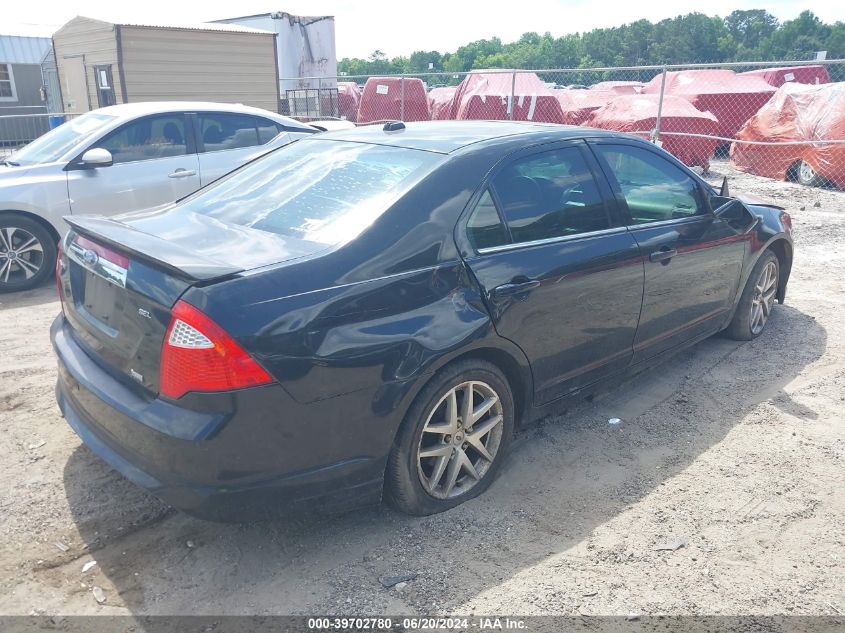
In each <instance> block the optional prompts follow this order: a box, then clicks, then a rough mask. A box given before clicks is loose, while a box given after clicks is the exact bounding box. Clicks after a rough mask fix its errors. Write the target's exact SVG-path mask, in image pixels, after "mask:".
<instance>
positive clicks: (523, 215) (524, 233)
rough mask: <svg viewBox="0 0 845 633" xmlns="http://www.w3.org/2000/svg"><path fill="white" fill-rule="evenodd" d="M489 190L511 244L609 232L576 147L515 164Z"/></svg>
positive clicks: (596, 192)
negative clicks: (494, 196) (495, 198)
mask: <svg viewBox="0 0 845 633" xmlns="http://www.w3.org/2000/svg"><path fill="white" fill-rule="evenodd" d="M493 186H494V188H495V190H496V193H497V195H498V196H499V200H500V202H501V209H502V213H503V215H504V217H505V221H506V222H507V223H508V228H509V229H510V232H511V235H512V236H513V241H514V242H532V241H536V240H544V239H549V238H555V237H565V236H568V235H578V234H580V233H589V232H592V231H600V230H603V229H607V228H610V218H609V216H608V213H607V209H606V207H605V204H604V200H603V199H602V197H601V194H600V192H599V189H598V186H597V185H596V182H595V180H594V178H593V174H592V172H591V171H590V168H589V167H588V165H587V162H586V161H585V160H584V156H583V155H582V154H581V151H580V150H579V149H578V148H577V147H566V148H562V149H558V150H554V151H550V152H544V153H542V154H535V155H532V156H528V157H525V158H521V159H519V160H516V161H514V162H513V163H511V164H510V165H508V166H507V167H506V168H505V169H503V170H502V171H501V172H500V173H499V174H498V175H497V176H496V178H495V179H494V181H493Z"/></svg>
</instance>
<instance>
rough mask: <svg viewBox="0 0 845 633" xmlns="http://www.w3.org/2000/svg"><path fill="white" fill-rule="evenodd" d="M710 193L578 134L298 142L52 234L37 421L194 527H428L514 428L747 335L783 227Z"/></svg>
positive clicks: (526, 129) (759, 317) (486, 126)
mask: <svg viewBox="0 0 845 633" xmlns="http://www.w3.org/2000/svg"><path fill="white" fill-rule="evenodd" d="M727 189H728V187H727V183H725V184H724V185H723V187H722V190H721V191H716V190H714V189H713V188H712V187H711V186H710V185H708V184H707V183H706V182H705V181H703V180H702V179H701V178H700V177H699V176H697V175H696V174H695V173H694V172H692V171H690V170H689V169H687V168H686V167H685V166H684V165H682V164H681V163H679V162H678V161H676V160H675V159H674V158H673V157H672V156H670V155H669V154H667V153H666V152H664V151H663V150H661V149H660V148H658V147H656V146H654V145H653V144H650V143H647V142H646V141H643V140H640V139H637V138H633V137H629V136H625V135H621V134H618V133H612V132H604V131H600V130H590V129H586V128H569V127H563V126H545V125H536V124H524V123H523V124H521V123H511V122H491V123H488V122H428V123H419V124H408V125H407V126H405V125H403V124H401V123H396V122H393V123H388V124H386V125H385V126H384V127H368V128H359V129H354V130H347V131H339V132H330V133H327V134H321V135H315V136H310V137H307V138H305V139H303V140H300V141H298V142H297V143H293V144H291V145H288V146H285V147H283V148H280V149H278V150H276V151H274V152H272V153H270V154H269V155H267V156H266V157H264V158H262V159H259V160H258V161H255V162H253V163H251V164H249V165H247V166H245V167H243V168H241V169H240V170H238V171H236V172H234V173H233V174H231V175H229V176H227V177H226V178H224V179H222V180H221V181H219V182H218V183H216V184H213V185H211V186H210V187H207V188H205V189H202V190H200V191H199V192H197V193H195V194H193V195H192V196H190V197H188V198H185V199H183V200H181V201H179V202H178V203H176V204H173V205H170V206H168V207H165V208H158V209H155V210H151V211H144V212H136V213H133V214H125V215H119V216H112V217H110V218H105V217H95V216H76V215H74V216H70V217H68V218H67V220H68V222H69V223H70V224H71V226H72V230H71V231H70V232H69V233H68V234H67V235H66V237H65V239H64V240H63V242H62V249H61V254H60V256H59V259H58V265H57V283H58V289H59V293H60V296H61V300H62V314H61V315H59V317H58V318H57V319H56V320H55V322H54V324H53V326H52V340H53V345H54V348H55V352H56V355H57V357H58V364H59V378H58V385H57V390H56V393H57V398H58V402H59V406H60V408H61V410H62V412H63V414H64V416H65V418H66V419H67V422H68V423H69V424H70V425H71V426H72V427H73V429H74V430H75V431H76V432H77V433H78V434H79V436H80V437H81V438H82V440H83V441H84V442H85V443H86V444H87V445H88V446H89V447H90V448H91V449H92V450H93V451H94V452H95V453H97V454H98V455H99V456H101V457H102V458H103V459H104V460H105V461H106V462H108V463H109V464H111V466H112V467H114V468H115V469H116V470H118V471H119V472H121V473H122V474H123V475H125V476H126V477H127V478H128V479H130V480H131V481H133V482H135V483H136V484H138V485H140V486H142V487H144V488H146V489H148V490H150V491H152V492H153V493H154V494H156V495H157V496H159V497H160V498H161V499H163V500H165V501H166V502H168V503H170V504H171V505H173V506H176V507H178V508H181V509H183V510H185V511H187V512H189V513H192V514H195V515H198V516H204V517H209V518H215V519H221V520H241V519H246V518H253V517H255V516H261V515H263V514H264V513H275V512H277V511H282V512H296V511H298V510H305V509H307V510H317V509H325V510H341V509H348V508H351V507H356V506H360V505H363V504H368V503H377V502H379V501H380V500H381V499H382V498H383V497H384V498H386V499H387V500H389V501H390V502H391V503H392V504H393V505H394V506H396V507H398V508H399V509H401V510H403V511H405V512H408V513H412V514H418V515H424V514H430V513H434V512H439V511H442V510H446V509H448V508H451V507H453V506H455V505H457V504H460V503H462V502H464V501H466V500H468V499H471V498H473V497H476V496H477V495H479V494H480V493H481V492H483V491H484V490H485V489H486V488H487V487H488V486H489V485H490V483H491V481H492V480H493V479H494V478H495V476H496V474H497V471H499V470H500V468H501V467H502V462H503V460H504V459H505V456H506V455H507V452H508V449H509V447H510V443H511V438H512V435H513V432H514V428H515V426H516V425H517V424H518V423H520V422H523V421H527V420H530V419H531V418H532V417H536V416H537V415H538V414H540V413H542V412H544V411H548V410H549V408H550V407H552V406H553V405H554V404H555V403H557V402H559V401H561V400H562V399H565V398H572V397H575V396H578V395H579V394H581V396H585V395H587V394H589V393H591V391H592V390H594V388H595V386H596V385H597V383H599V382H606V381H608V380H611V379H613V380H616V379H619V378H620V377H625V376H627V375H630V374H631V373H633V372H636V371H639V370H641V369H643V368H644V367H647V366H650V365H651V364H653V363H655V362H656V361H659V360H661V359H663V358H665V357H666V356H667V355H669V354H671V353H673V352H676V351H677V350H679V349H681V348H684V347H686V346H689V345H691V344H693V343H695V342H697V341H700V340H701V339H703V338H705V337H708V336H711V335H713V334H715V333H717V332H720V331H723V330H724V331H725V332H726V333H727V335H729V336H731V337H733V338H735V339H740V340H748V339H752V338H754V337H756V336H759V335H760V334H761V333H762V332H763V331H764V328H765V326H766V324H767V322H768V320H769V318H770V316H771V315H772V310H773V308H774V306H775V304H776V303H777V302H781V303H782V302H783V299H784V295H785V291H786V285H787V280H788V278H789V273H790V268H791V263H792V252H793V251H792V239H791V226H790V219H789V216H788V215H787V214H786V213H785V212H783V210H782V209H780V208H778V207H774V206H771V205H767V204H766V203H763V202H761V201H753V200H746V199H742V198H737V197H730V195H729V192H728V191H727Z"/></svg>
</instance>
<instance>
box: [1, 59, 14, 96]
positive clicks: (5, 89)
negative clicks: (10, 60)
mask: <svg viewBox="0 0 845 633" xmlns="http://www.w3.org/2000/svg"><path fill="white" fill-rule="evenodd" d="M17 100H18V95H17V92H16V91H15V77H14V75H13V74H12V65H11V64H0V101H17Z"/></svg>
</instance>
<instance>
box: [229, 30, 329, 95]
mask: <svg viewBox="0 0 845 633" xmlns="http://www.w3.org/2000/svg"><path fill="white" fill-rule="evenodd" d="M219 22H224V23H228V24H241V25H243V26H248V27H252V28H256V29H263V30H265V31H273V32H275V33H278V35H279V39H278V42H277V48H278V63H279V77H280V78H281V77H284V78H290V77H320V78H323V79H312V80H305V79H300V80H294V81H283V82H282V83H281V90H282V92H283V93H284V91H286V90H295V89H298V88H336V87H337V78H336V76H337V53H336V52H335V28H334V18H333V17H331V16H296V15H290V14H288V13H265V14H262V15H250V16H244V17H240V18H227V19H225V20H219Z"/></svg>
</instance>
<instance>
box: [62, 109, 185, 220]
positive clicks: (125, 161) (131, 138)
mask: <svg viewBox="0 0 845 633" xmlns="http://www.w3.org/2000/svg"><path fill="white" fill-rule="evenodd" d="M188 131H189V130H188V127H187V125H186V118H185V115H184V114H183V113H181V112H176V113H169V114H154V115H150V116H145V117H140V118H138V119H135V120H133V121H130V122H128V123H125V124H124V125H122V126H120V127H118V128H117V129H115V130H114V131H112V132H109V133H108V134H106V135H105V136H103V137H102V138H101V139H99V140H98V141H96V142H94V143H92V144H91V145H90V146H89V147H87V148H86V150H88V149H93V148H103V149H107V150H108V151H109V152H111V155H112V158H113V161H114V162H113V164H112V165H110V166H108V167H97V168H86V167H84V166H82V165H80V164H79V163H78V162H77V161H71V162H70V163H69V165H68V168H67V186H68V197H69V199H70V207H71V211H72V213H98V214H103V215H113V214H115V213H123V212H126V211H135V210H138V209H146V208H149V207H155V206H159V205H162V204H166V203H168V202H173V201H174V200H177V199H179V198H182V197H184V196H186V195H188V194H189V193H192V192H194V191H196V190H197V189H199V187H200V179H199V162H198V159H197V155H196V151H195V148H194V142H193V138H192V136H191V134H190V133H188ZM83 153H84V152H83ZM77 158H78V157H77Z"/></svg>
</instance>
